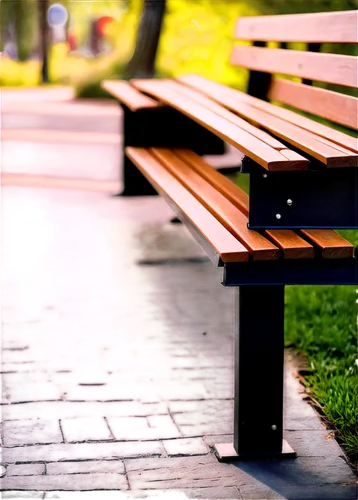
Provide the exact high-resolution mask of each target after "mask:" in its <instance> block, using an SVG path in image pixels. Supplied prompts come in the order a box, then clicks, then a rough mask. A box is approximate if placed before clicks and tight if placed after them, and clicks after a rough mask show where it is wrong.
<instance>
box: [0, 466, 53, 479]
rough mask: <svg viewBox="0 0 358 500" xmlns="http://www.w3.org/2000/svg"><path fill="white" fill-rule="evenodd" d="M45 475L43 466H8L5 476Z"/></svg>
mask: <svg viewBox="0 0 358 500" xmlns="http://www.w3.org/2000/svg"><path fill="white" fill-rule="evenodd" d="M41 474H45V464H10V465H9V466H8V467H7V470H6V475H7V476H40V475H41Z"/></svg>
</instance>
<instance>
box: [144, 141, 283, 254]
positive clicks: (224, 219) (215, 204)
mask: <svg viewBox="0 0 358 500" xmlns="http://www.w3.org/2000/svg"><path fill="white" fill-rule="evenodd" d="M151 152H153V154H155V156H156V157H157V158H158V159H159V160H160V161H161V163H163V164H164V165H165V167H166V168H167V169H168V171H169V172H171V174H172V175H174V176H175V177H176V179H178V180H179V181H180V182H181V184H182V185H183V186H184V187H185V188H186V189H188V190H189V191H190V193H191V194H192V195H193V196H195V197H196V198H197V199H198V200H199V201H200V203H202V204H203V205H204V206H205V208H206V209H207V210H209V211H210V212H211V213H212V214H213V215H214V216H215V217H216V218H217V219H218V220H219V221H220V222H221V224H223V225H224V226H225V228H226V229H227V230H228V231H230V233H232V234H233V235H234V236H235V237H236V238H237V239H238V240H239V241H240V242H241V243H242V244H243V245H244V247H245V248H247V249H248V250H249V252H250V254H251V255H252V257H253V259H254V260H272V259H278V258H279V256H280V252H279V250H278V248H277V247H276V246H275V245H273V244H272V243H271V242H270V241H269V240H267V239H266V238H264V237H263V236H261V235H260V234H259V233H258V232H256V231H250V229H248V227H247V222H248V219H247V216H245V215H244V214H243V213H242V212H240V211H239V210H237V208H236V207H235V206H234V205H233V204H232V203H230V201H229V200H227V199H226V198H225V196H223V195H222V194H221V193H220V192H218V191H217V190H216V189H215V188H214V187H213V186H212V185H211V184H209V183H208V182H207V181H206V180H205V179H204V178H203V177H202V176H200V175H199V174H198V173H197V172H196V171H195V170H193V169H192V168H191V167H190V166H189V165H188V164H187V163H186V162H184V161H183V160H182V159H181V158H179V157H178V156H176V155H175V154H174V153H173V152H172V151H171V150H170V149H160V148H151Z"/></svg>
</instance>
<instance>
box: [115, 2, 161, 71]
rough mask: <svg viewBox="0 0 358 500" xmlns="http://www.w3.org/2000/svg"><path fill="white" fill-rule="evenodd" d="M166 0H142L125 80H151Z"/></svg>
mask: <svg viewBox="0 0 358 500" xmlns="http://www.w3.org/2000/svg"><path fill="white" fill-rule="evenodd" d="M165 4H166V0H144V5H143V10H142V16H141V20H140V23H139V29H138V34H137V41H136V47H135V50H134V54H133V56H132V59H131V60H130V61H129V63H128V65H127V67H126V69H125V71H124V73H125V76H126V77H127V78H152V77H153V76H154V65H155V59H156V55H157V50H158V44H159V38H160V32H161V28H162V24H163V18H164V12H165Z"/></svg>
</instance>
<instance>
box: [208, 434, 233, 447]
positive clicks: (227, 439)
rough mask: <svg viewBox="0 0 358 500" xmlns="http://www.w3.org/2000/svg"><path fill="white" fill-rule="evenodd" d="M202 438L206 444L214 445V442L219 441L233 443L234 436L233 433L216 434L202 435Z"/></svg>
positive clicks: (217, 442)
mask: <svg viewBox="0 0 358 500" xmlns="http://www.w3.org/2000/svg"><path fill="white" fill-rule="evenodd" d="M203 439H204V441H205V443H206V444H207V445H208V446H214V444H220V443H233V441H234V436H233V434H218V435H212V436H204V437H203Z"/></svg>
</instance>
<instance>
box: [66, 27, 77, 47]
mask: <svg viewBox="0 0 358 500" xmlns="http://www.w3.org/2000/svg"><path fill="white" fill-rule="evenodd" d="M67 43H68V45H69V48H70V51H72V50H76V49H77V40H76V35H75V34H74V33H73V32H71V31H70V32H69V33H68V36H67Z"/></svg>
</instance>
